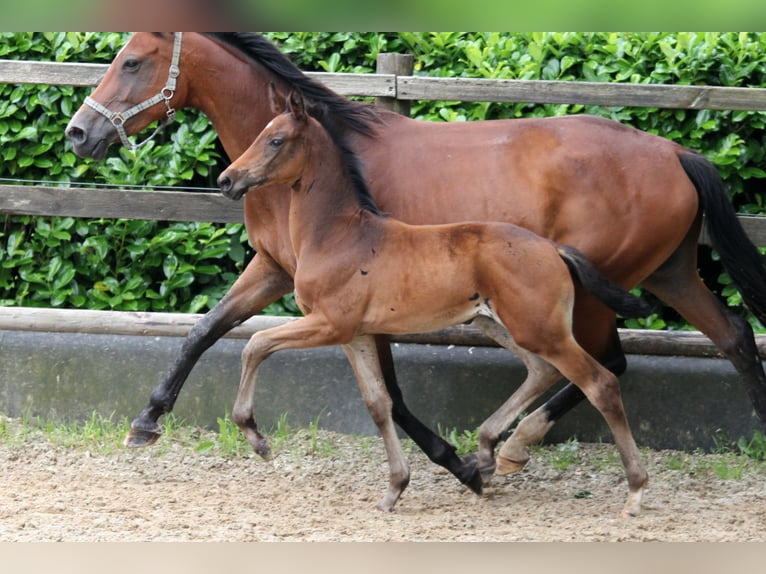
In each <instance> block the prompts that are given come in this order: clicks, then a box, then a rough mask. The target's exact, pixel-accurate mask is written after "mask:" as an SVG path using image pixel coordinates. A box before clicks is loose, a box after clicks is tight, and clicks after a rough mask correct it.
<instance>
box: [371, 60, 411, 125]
mask: <svg viewBox="0 0 766 574" xmlns="http://www.w3.org/2000/svg"><path fill="white" fill-rule="evenodd" d="M414 63H415V57H414V56H413V55H412V54H378V60H377V66H376V70H375V72H376V73H378V74H394V75H396V76H411V75H412V71H413V67H414ZM375 105H376V106H378V107H379V108H385V109H387V110H391V111H394V112H397V113H399V114H402V115H405V116H409V115H410V102H409V101H408V100H398V99H397V98H396V96H394V97H393V98H388V97H379V98H375Z"/></svg>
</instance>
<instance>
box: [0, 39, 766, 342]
mask: <svg viewBox="0 0 766 574" xmlns="http://www.w3.org/2000/svg"><path fill="white" fill-rule="evenodd" d="M267 36H269V37H270V38H271V39H272V40H274V41H275V42H276V43H277V44H278V45H279V46H280V47H281V48H282V49H283V51H284V52H285V53H286V54H288V55H289V56H290V57H291V58H292V59H293V61H294V62H295V63H296V64H297V65H298V66H299V67H301V68H302V69H304V70H319V71H331V72H372V71H374V68H375V58H376V56H377V54H378V53H380V52H409V53H412V54H414V55H415V69H416V72H415V73H416V74H421V75H430V76H449V77H455V76H465V77H480V78H518V79H547V80H587V81H608V82H612V81H613V82H623V83H627V82H632V83H680V84H700V85H725V86H754V87H766V50H764V48H765V47H766V34H755V33H696V34H695V33H676V34H668V33H628V34H618V33H518V34H517V33H508V34H503V33H452V32H450V33H412V32H401V33H385V34H381V33H347V32H342V33H328V32H323V33H308V32H305V33H283V32H274V33H269V34H267ZM125 37H126V36H125V35H123V34H107V33H90V34H83V33H50V34H2V35H1V36H0V40H2V41H1V42H0V58H12V59H34V60H59V61H83V62H86V61H89V62H109V61H111V59H112V58H113V56H114V54H115V53H116V52H117V50H118V48H119V46H120V45H121V44H122V42H123V41H124V39H125ZM88 92H89V90H87V89H86V90H82V89H74V88H67V87H40V86H2V85H0V156H1V157H3V159H4V160H5V161H4V162H0V177H16V178H24V179H43V180H47V181H61V182H68V181H73V182H96V183H124V184H130V185H146V184H149V185H178V184H183V185H191V186H211V185H212V183H213V181H214V178H215V176H216V174H217V173H218V171H219V170H220V169H221V167H222V166H223V165H224V163H225V160H223V159H222V158H221V152H220V151H219V148H218V146H217V143H216V141H215V136H214V134H213V133H212V129H211V128H210V126H209V124H208V122H207V120H206V118H204V117H202V116H200V115H199V114H198V113H196V112H193V111H191V110H187V111H186V112H184V113H182V114H179V122H177V123H176V124H175V125H174V127H173V128H172V129H170V130H168V131H167V133H166V134H165V135H164V136H163V137H164V140H163V141H160V142H159V143H158V144H156V145H155V144H150V145H149V146H147V147H146V148H144V149H143V150H141V151H140V152H138V157H136V156H135V155H134V154H132V153H130V152H127V151H125V150H122V149H120V150H118V149H117V148H113V149H112V151H111V152H110V158H109V159H108V160H107V161H106V162H102V163H96V162H91V161H83V160H80V159H79V158H76V157H75V156H74V154H73V153H72V151H71V147H69V146H68V144H66V143H65V141H64V140H65V138H64V135H63V130H64V126H65V125H66V123H67V121H68V119H69V117H71V114H72V113H73V111H74V110H76V109H77V107H78V106H79V104H80V102H81V101H82V99H83V98H84V96H85V95H86V94H87V93H88ZM573 113H592V114H597V115H601V116H606V117H612V118H614V119H617V120H619V121H622V122H624V123H627V124H630V125H633V126H635V127H637V128H639V129H643V130H646V131H649V132H651V133H656V134H660V135H663V136H666V137H669V138H671V139H673V140H675V141H678V142H679V143H682V144H684V145H688V146H689V147H692V148H694V149H696V150H698V151H701V152H702V153H704V154H705V155H706V156H707V157H708V158H709V159H710V160H712V161H713V162H714V163H715V164H716V165H717V166H718V167H719V169H720V170H721V173H722V175H723V177H724V179H725V180H726V181H727V183H728V185H729V186H730V189H731V197H732V200H733V202H734V203H735V206H736V207H737V209H738V210H739V211H742V212H748V213H761V212H763V211H764V209H765V208H764V195H763V194H762V193H761V190H762V189H763V188H764V181H766V172H765V171H764V165H765V164H764V150H765V149H766V146H765V145H764V144H765V143H766V142H764V124H765V122H766V115H765V114H764V113H763V112H733V111H720V112H710V111H698V112H694V111H686V110H665V109H662V110H658V109H655V108H624V107H621V108H603V107H598V106H578V105H533V104H498V103H486V102H452V101H447V102H425V101H424V102H414V103H413V107H412V115H413V116H415V117H418V118H421V119H425V120H430V121H472V120H481V119H492V118H518V117H528V116H552V115H564V114H573ZM0 233H2V235H1V237H2V242H3V243H2V247H3V248H2V249H0V264H1V265H2V268H1V269H0V303H2V304H4V305H39V306H64V307H86V308H112V309H146V310H175V311H204V310H206V309H207V308H209V307H210V306H212V304H214V303H215V302H216V301H217V300H218V298H219V297H220V296H221V294H222V293H223V292H225V290H226V289H227V288H228V285H230V283H231V281H232V280H233V278H234V277H235V276H236V274H237V273H238V272H239V271H240V270H241V268H242V265H243V259H245V258H246V256H247V255H246V250H247V249H248V247H247V244H246V240H245V239H244V233H243V230H242V228H241V226H236V225H230V226H214V225H211V224H205V223H200V224H167V223H160V222H121V221H106V220H97V221H80V220H71V219H58V218H37V217H7V218H6V219H5V223H4V227H3V229H2V230H0ZM80 244H86V245H88V246H89V247H92V248H93V254H94V255H92V256H91V257H88V256H81V255H79V254H78V248H79V245H80ZM96 254H97V255H96ZM700 269H701V273H702V275H703V278H704V279H705V281H706V283H707V284H708V285H709V286H710V287H711V288H713V289H714V290H716V291H717V292H719V293H720V294H721V295H722V296H723V297H725V298H727V299H728V302H729V304H731V305H735V306H736V305H740V304H741V301H740V299H739V296H738V294H737V293H736V291H734V290H733V289H732V288H731V287H730V286H729V285H728V278H727V276H726V275H725V274H723V273H722V270H721V267H720V265H719V264H718V263H717V262H716V261H715V254H712V253H710V252H709V250H707V249H705V248H703V249H701V256H700ZM271 311H273V312H292V311H294V308H293V307H292V306H291V303H290V300H289V298H288V299H286V300H284V301H283V302H282V303H281V304H278V305H276V306H274V307H273V308H272V309H271ZM628 325H629V326H634V327H655V328H661V327H665V326H670V327H673V328H683V327H684V324H683V322H682V321H680V319H679V318H678V317H677V316H676V315H675V314H674V313H673V312H672V311H671V310H668V309H664V310H663V311H662V312H660V313H658V314H657V315H655V316H653V317H651V318H650V319H649V320H641V321H633V322H631V323H629V324H628ZM756 326H757V327H760V325H757V324H756Z"/></svg>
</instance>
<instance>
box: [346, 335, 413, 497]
mask: <svg viewBox="0 0 766 574" xmlns="http://www.w3.org/2000/svg"><path fill="white" fill-rule="evenodd" d="M343 350H344V351H345V352H346V356H348V360H349V362H350V363H351V367H352V368H353V369H354V373H355V374H356V378H357V381H358V382H359V388H360V390H361V391H362V398H363V399H364V402H365V404H366V405H367V409H368V410H369V411H370V415H371V416H372V419H373V421H375V424H376V425H377V427H378V430H379V431H380V435H381V436H382V437H383V444H384V445H385V448H386V455H387V456H388V467H389V471H390V480H389V485H388V490H387V492H386V494H385V495H384V496H383V498H382V499H381V500H380V502H378V504H377V505H376V508H378V509H379V510H384V511H391V510H393V509H394V505H395V504H396V502H397V501H398V500H399V497H400V496H401V495H402V492H404V489H405V488H407V485H408V484H409V482H410V471H409V467H408V465H407V460H406V458H405V456H404V452H403V451H402V445H401V443H400V442H399V437H397V436H396V429H395V428H394V422H393V420H392V417H391V407H392V402H391V398H390V396H389V394H388V392H387V391H386V387H385V383H384V380H383V372H382V370H381V368H380V363H379V361H378V360H377V346H376V342H375V340H374V338H373V337H372V336H369V335H365V336H360V337H356V338H355V339H354V340H353V341H351V342H350V343H349V344H347V345H343Z"/></svg>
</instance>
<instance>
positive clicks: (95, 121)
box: [66, 32, 185, 159]
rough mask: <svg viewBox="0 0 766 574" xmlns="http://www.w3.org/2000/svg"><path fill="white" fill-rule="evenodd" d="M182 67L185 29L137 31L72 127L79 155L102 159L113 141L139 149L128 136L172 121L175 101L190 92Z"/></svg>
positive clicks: (69, 130)
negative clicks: (183, 80) (155, 123)
mask: <svg viewBox="0 0 766 574" xmlns="http://www.w3.org/2000/svg"><path fill="white" fill-rule="evenodd" d="M180 69H183V62H182V61H181V35H180V33H176V34H175V35H174V34H152V33H148V32H139V33H136V34H134V35H133V36H132V37H131V38H130V40H129V41H128V43H127V44H126V45H125V46H124V47H123V49H122V50H120V52H119V54H117V57H116V58H115V59H114V60H113V61H112V64H111V65H110V66H109V69H108V70H107V72H106V74H105V75H104V78H103V79H102V80H101V82H100V83H99V85H98V87H97V88H96V89H95V90H94V91H93V93H92V94H91V96H90V97H89V98H88V99H86V101H85V103H84V104H83V105H82V106H81V107H80V109H79V110H77V113H75V115H74V116H73V117H72V119H71V121H70V122H69V125H68V126H67V128H66V135H67V137H68V138H69V139H70V140H71V142H72V144H73V146H74V151H75V153H76V154H77V155H79V156H81V157H92V158H95V159H102V158H103V157H104V156H105V155H106V151H107V148H108V147H109V145H110V144H112V143H115V142H117V141H120V140H122V142H123V144H125V145H126V146H127V147H134V144H131V143H130V142H129V141H128V140H127V136H128V135H133V134H136V133H138V132H140V131H141V130H142V129H144V128H145V127H146V126H148V125H149V124H151V123H152V122H155V121H157V120H167V119H168V118H169V119H172V115H173V113H174V110H173V108H172V105H178V104H177V102H179V101H182V100H183V97H184V93H185V88H184V86H183V82H182V81H181V80H180V78H179V70H180Z"/></svg>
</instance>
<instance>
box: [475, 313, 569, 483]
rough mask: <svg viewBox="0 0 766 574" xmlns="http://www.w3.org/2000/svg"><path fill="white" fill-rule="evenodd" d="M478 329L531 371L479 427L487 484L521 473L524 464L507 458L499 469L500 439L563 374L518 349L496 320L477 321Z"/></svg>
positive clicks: (480, 457)
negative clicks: (496, 450) (498, 450)
mask: <svg viewBox="0 0 766 574" xmlns="http://www.w3.org/2000/svg"><path fill="white" fill-rule="evenodd" d="M474 325H475V326H476V327H477V328H479V329H480V330H481V331H482V332H483V333H484V334H485V335H487V336H488V337H490V338H491V339H493V340H494V341H496V342H497V343H498V344H499V345H501V346H503V347H505V348H506V349H508V350H510V351H512V352H513V353H515V354H516V355H517V356H518V357H519V358H520V359H521V360H522V361H523V362H524V365H525V366H526V368H527V377H526V379H525V380H524V382H523V383H522V384H521V386H519V388H518V389H516V391H514V393H513V394H512V395H511V397H510V398H509V399H508V400H507V401H506V402H505V403H503V405H502V406H501V407H500V408H499V409H498V410H497V411H495V412H494V413H493V414H492V415H491V416H490V417H489V418H488V419H487V420H485V421H484V422H483V423H482V425H481V427H479V452H478V453H477V457H478V463H479V470H480V471H481V475H482V478H483V480H484V482H485V484H486V483H487V482H489V480H490V479H491V478H492V475H493V474H494V473H495V472H497V474H501V475H503V474H509V473H510V472H515V471H517V470H521V467H522V466H523V462H522V464H521V465H518V464H517V463H516V461H514V460H513V459H510V458H508V457H506V456H503V457H498V459H497V469H496V468H495V454H494V452H495V446H496V445H497V443H498V441H499V440H500V435H501V434H502V433H503V432H505V431H506V430H508V428H510V427H511V425H512V424H513V422H514V421H515V420H516V419H517V418H518V417H519V415H520V414H521V413H522V412H523V411H524V409H526V408H527V407H528V406H529V405H530V404H532V402H533V401H534V400H535V399H536V398H537V397H539V396H540V395H541V394H542V393H544V392H545V391H546V390H547V389H549V388H550V387H551V386H552V385H553V384H555V383H556V381H558V380H559V379H560V378H561V374H560V373H559V372H558V370H556V368H555V367H553V366H552V365H551V364H550V363H548V362H546V361H544V360H542V359H541V358H540V357H538V356H537V355H535V354H533V353H529V352H528V351H526V350H525V349H523V348H522V347H520V346H518V345H517V344H516V343H515V341H514V340H513V338H512V337H511V335H510V334H509V333H508V331H507V330H506V329H505V328H504V327H503V326H501V325H499V324H498V323H496V322H495V321H493V320H492V319H489V318H486V317H477V318H476V319H475V320H474ZM525 452H526V449H525ZM528 458H529V455H526V459H528ZM526 459H524V462H526Z"/></svg>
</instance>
